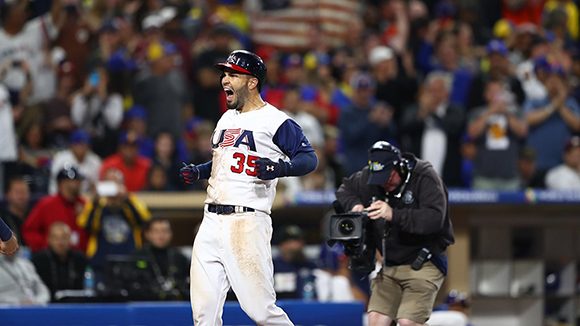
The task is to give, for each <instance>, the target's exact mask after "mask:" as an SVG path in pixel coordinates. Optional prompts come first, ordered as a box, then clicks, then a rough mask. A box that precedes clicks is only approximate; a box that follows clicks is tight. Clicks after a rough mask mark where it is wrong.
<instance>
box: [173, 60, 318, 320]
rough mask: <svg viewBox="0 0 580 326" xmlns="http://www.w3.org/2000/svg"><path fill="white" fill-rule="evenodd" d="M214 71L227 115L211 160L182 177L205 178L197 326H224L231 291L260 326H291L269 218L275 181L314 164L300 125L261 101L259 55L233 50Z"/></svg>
mask: <svg viewBox="0 0 580 326" xmlns="http://www.w3.org/2000/svg"><path fill="white" fill-rule="evenodd" d="M216 67H217V68H219V69H220V70H222V72H223V74H222V76H221V84H222V86H223V89H224V92H225V95H226V103H227V107H228V109H229V110H228V111H226V112H225V113H224V114H223V115H222V117H221V118H220V120H219V121H218V123H217V125H216V128H215V130H214V133H213V135H212V138H211V142H212V155H213V156H212V160H211V161H210V162H207V163H205V164H200V165H193V164H189V165H186V166H184V167H183V168H182V169H181V171H180V172H181V176H182V178H183V179H184V181H185V182H186V183H193V182H194V181H196V180H199V179H209V180H208V183H209V186H208V188H207V198H206V200H205V209H204V217H203V221H202V223H201V225H200V228H199V232H198V233H197V236H196V238H195V242H194V244H193V252H192V259H191V307H192V310H193V319H194V323H195V325H196V326H198V325H200V326H203V325H209V326H214V325H222V319H221V315H222V312H223V304H224V302H225V299H226V294H227V292H228V290H229V288H230V287H232V288H233V290H234V292H235V293H236V296H237V298H238V301H239V302H240V305H241V308H242V309H243V310H244V311H245V312H246V313H247V314H248V316H249V317H250V318H251V319H252V320H254V322H256V323H257V324H258V325H292V322H291V321H290V319H289V318H288V316H287V315H286V313H285V312H284V311H283V310H282V309H280V308H279V307H278V306H276V303H275V301H276V295H275V292H274V284H273V283H274V281H273V267H272V255H271V247H270V240H271V237H272V220H271V218H270V215H269V214H270V210H271V207H272V202H273V200H274V197H275V195H276V184H277V178H278V177H285V176H302V175H305V174H307V173H309V172H311V171H313V170H314V169H315V168H316V165H317V163H318V159H317V157H316V155H315V153H314V150H313V149H312V147H311V146H310V143H309V142H308V139H306V137H305V136H304V134H303V133H302V129H301V128H300V127H299V126H298V124H296V122H294V121H293V120H292V119H290V118H289V117H288V116H287V115H286V114H285V113H283V112H281V111H279V110H278V109H277V108H275V107H274V106H272V105H270V104H268V103H266V102H264V100H262V98H261V97H260V89H261V86H262V85H263V84H264V79H265V76H266V66H265V65H264V62H263V61H262V59H261V58H260V57H259V56H257V55H256V54H254V53H251V52H248V51H243V50H237V51H233V52H232V53H230V55H229V57H228V58H227V60H226V62H224V63H220V64H217V65H216Z"/></svg>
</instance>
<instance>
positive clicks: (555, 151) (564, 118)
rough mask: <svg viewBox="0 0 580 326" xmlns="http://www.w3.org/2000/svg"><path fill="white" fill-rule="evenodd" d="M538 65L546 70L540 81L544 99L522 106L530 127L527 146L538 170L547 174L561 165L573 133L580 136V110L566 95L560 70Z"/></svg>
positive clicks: (539, 63)
mask: <svg viewBox="0 0 580 326" xmlns="http://www.w3.org/2000/svg"><path fill="white" fill-rule="evenodd" d="M538 65H539V67H538V68H542V69H544V70H546V74H547V76H546V77H545V78H543V79H540V80H541V81H542V82H543V83H544V86H545V87H546V90H547V96H546V97H544V98H543V99H541V100H529V101H527V102H526V104H525V105H524V113H525V116H526V120H527V122H528V124H529V126H530V134H529V135H528V138H527V145H528V146H529V147H531V148H533V149H534V150H535V151H536V154H537V155H538V156H537V158H538V160H537V164H538V169H540V170H549V169H551V168H553V167H555V166H557V165H558V164H560V163H561V162H562V153H563V152H564V145H565V144H566V141H567V140H568V139H569V138H570V136H571V135H572V133H575V132H580V106H578V103H577V102H576V100H574V98H572V97H570V95H569V90H568V86H567V85H566V74H565V72H564V70H563V69H562V67H560V66H556V65H554V64H550V63H549V62H546V61H539V62H538Z"/></svg>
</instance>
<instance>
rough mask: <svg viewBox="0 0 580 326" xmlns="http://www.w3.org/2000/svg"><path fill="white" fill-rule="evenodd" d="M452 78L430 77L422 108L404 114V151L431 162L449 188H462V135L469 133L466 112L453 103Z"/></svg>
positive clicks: (421, 98)
mask: <svg viewBox="0 0 580 326" xmlns="http://www.w3.org/2000/svg"><path fill="white" fill-rule="evenodd" d="M450 90H451V76H450V75H449V74H447V73H444V72H432V73H430V74H429V75H428V76H427V78H426V81H425V83H424V85H423V90H422V91H421V92H420V95H419V100H418V105H414V106H411V107H409V108H407V109H405V111H404V115H403V118H402V120H401V138H402V142H403V144H404V145H403V147H404V148H406V149H408V150H409V151H410V152H413V153H416V154H418V155H419V156H420V157H421V158H422V159H424V160H426V161H429V162H430V163H431V165H433V168H434V169H435V171H437V173H438V174H439V175H440V176H441V177H442V178H443V180H444V181H445V183H446V184H447V186H449V187H460V186H461V185H462V181H461V152H460V151H461V148H460V147H461V135H462V134H463V132H464V129H465V113H464V110H463V108H461V107H459V106H457V105H454V104H451V103H449V92H450Z"/></svg>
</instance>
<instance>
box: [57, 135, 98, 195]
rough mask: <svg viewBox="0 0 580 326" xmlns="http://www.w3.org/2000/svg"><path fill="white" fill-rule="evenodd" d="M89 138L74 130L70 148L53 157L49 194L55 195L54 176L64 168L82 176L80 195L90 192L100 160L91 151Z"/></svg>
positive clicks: (94, 182) (95, 180) (96, 177)
mask: <svg viewBox="0 0 580 326" xmlns="http://www.w3.org/2000/svg"><path fill="white" fill-rule="evenodd" d="M89 145H90V136H89V134H88V133H87V132H86V131H84V130H82V129H79V130H76V131H75V132H73V133H72V134H71V136H70V146H69V148H68V149H65V150H62V151H60V152H58V153H56V154H55V155H54V159H53V160H52V164H51V168H50V172H51V173H50V175H51V177H50V186H49V192H50V193H51V194H54V193H56V191H57V185H56V175H57V174H58V172H59V171H60V170H62V169H63V168H64V167H66V166H74V167H76V168H77V169H78V170H79V172H80V173H81V174H82V175H83V177H84V178H83V182H82V186H81V193H83V194H87V193H89V191H92V190H93V188H94V186H95V184H96V182H97V180H98V179H99V169H100V168H101V159H100V158H99V157H98V156H97V155H96V154H95V153H93V152H92V151H91V149H90V147H89Z"/></svg>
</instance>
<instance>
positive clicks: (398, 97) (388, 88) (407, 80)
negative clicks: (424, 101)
mask: <svg viewBox="0 0 580 326" xmlns="http://www.w3.org/2000/svg"><path fill="white" fill-rule="evenodd" d="M368 61H369V64H370V66H371V68H372V72H373V76H374V78H375V80H376V81H377V87H376V93H375V96H376V98H377V100H379V101H383V102H386V103H389V104H390V105H391V106H392V107H393V109H394V110H395V113H394V114H395V121H400V118H401V116H402V113H403V112H404V111H403V109H404V108H405V107H406V106H407V105H409V104H410V103H412V102H413V100H414V98H415V95H416V93H417V80H416V78H413V77H415V76H413V75H412V76H409V75H408V72H407V71H406V70H405V69H403V67H401V66H399V64H398V58H397V56H396V54H395V53H394V52H393V50H392V49H391V48H389V47H386V46H377V47H374V48H373V49H372V50H371V51H370V54H369V59H368Z"/></svg>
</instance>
